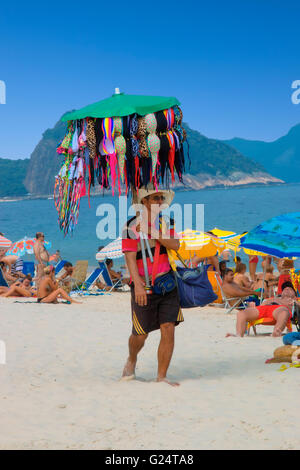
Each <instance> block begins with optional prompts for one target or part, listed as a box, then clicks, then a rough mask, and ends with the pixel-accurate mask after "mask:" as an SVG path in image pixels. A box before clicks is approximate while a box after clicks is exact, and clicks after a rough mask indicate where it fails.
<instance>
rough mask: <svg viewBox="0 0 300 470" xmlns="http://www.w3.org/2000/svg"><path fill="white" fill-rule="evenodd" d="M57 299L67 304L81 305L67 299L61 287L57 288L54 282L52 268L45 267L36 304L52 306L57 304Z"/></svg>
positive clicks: (53, 270) (56, 283)
mask: <svg viewBox="0 0 300 470" xmlns="http://www.w3.org/2000/svg"><path fill="white" fill-rule="evenodd" d="M58 298H62V299H64V300H66V301H67V302H69V303H75V304H78V303H81V302H76V301H75V300H74V299H72V298H71V297H69V296H68V294H67V293H66V291H64V289H63V288H62V287H58V282H57V281H56V280H55V269H54V266H47V267H46V268H44V276H43V277H42V279H41V281H40V284H39V287H38V298H37V301H38V303H40V302H41V303H47V304H54V303H58V301H57V299H58Z"/></svg>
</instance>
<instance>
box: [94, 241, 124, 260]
mask: <svg viewBox="0 0 300 470" xmlns="http://www.w3.org/2000/svg"><path fill="white" fill-rule="evenodd" d="M122 256H123V253H122V238H121V237H119V238H117V239H116V240H114V241H113V242H111V243H109V244H108V245H106V246H105V247H104V248H102V250H100V251H98V253H97V254H96V260H97V261H103V260H105V259H106V258H114V259H116V258H121V257H122Z"/></svg>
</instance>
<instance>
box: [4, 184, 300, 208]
mask: <svg viewBox="0 0 300 470" xmlns="http://www.w3.org/2000/svg"><path fill="white" fill-rule="evenodd" d="M294 185H296V186H297V185H300V181H299V182H296V183H286V182H283V183H279V182H273V183H272V182H270V183H247V184H236V185H225V184H224V185H221V184H220V185H215V186H206V187H203V188H191V187H184V186H179V187H177V186H174V190H175V191H176V192H197V191H216V190H220V189H221V190H222V189H224V190H235V189H237V190H238V189H247V188H254V187H258V188H262V187H263V188H267V187H273V186H280V187H282V186H294ZM170 189H173V187H171V188H170ZM99 196H101V197H108V196H112V193H111V191H110V192H104V193H100V192H91V198H93V197H99ZM122 196H125V194H122ZM84 197H87V196H84ZM36 199H43V200H44V199H49V200H53V194H36V195H28V196H7V197H1V196H0V203H1V202H18V201H28V200H36Z"/></svg>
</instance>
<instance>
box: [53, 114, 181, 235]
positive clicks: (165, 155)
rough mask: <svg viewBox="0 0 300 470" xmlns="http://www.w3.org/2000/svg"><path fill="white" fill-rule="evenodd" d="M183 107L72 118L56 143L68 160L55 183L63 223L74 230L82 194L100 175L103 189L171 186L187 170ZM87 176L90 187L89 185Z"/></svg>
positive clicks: (125, 189) (63, 225) (62, 224)
mask: <svg viewBox="0 0 300 470" xmlns="http://www.w3.org/2000/svg"><path fill="white" fill-rule="evenodd" d="M185 138H186V133H185V130H184V129H183V128H182V111H181V109H180V108H179V106H177V105H176V106H173V107H171V108H169V109H162V110H160V111H156V112H155V113H150V114H146V115H144V116H141V115H137V114H132V115H128V116H123V117H118V116H112V117H105V118H101V117H99V118H94V117H86V118H84V119H79V120H74V121H69V122H68V126H67V130H66V134H65V136H64V138H63V139H62V141H61V142H60V143H59V145H58V147H57V153H58V154H60V155H63V156H64V158H65V161H64V163H63V165H62V168H61V170H60V172H59V174H58V175H57V177H56V183H55V205H56V208H57V211H58V216H59V225H60V228H61V230H62V231H63V232H64V233H65V235H66V234H67V233H71V232H72V231H73V230H74V227H75V225H76V223H77V220H78V214H79V207H80V199H81V197H82V196H84V195H86V193H88V195H90V190H91V186H94V184H95V181H97V182H98V183H99V184H100V187H101V188H102V189H107V188H109V187H110V188H111V190H112V193H113V194H114V193H115V190H116V189H117V191H118V194H119V195H120V194H121V193H122V191H123V190H124V191H125V193H126V194H128V192H129V190H130V189H134V190H138V188H140V187H141V186H142V185H146V186H147V185H148V184H149V183H150V182H153V184H154V186H155V188H156V189H157V190H159V188H160V187H162V186H163V187H168V185H169V184H171V183H174V182H175V176H176V174H177V176H178V179H179V180H180V181H182V174H183V171H184V165H185V162H184V151H183V142H184V140H185ZM86 181H87V182H88V189H86Z"/></svg>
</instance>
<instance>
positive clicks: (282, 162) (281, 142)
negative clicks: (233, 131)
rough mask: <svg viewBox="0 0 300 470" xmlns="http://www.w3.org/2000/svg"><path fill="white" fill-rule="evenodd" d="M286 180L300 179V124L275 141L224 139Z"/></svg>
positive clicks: (296, 180)
mask: <svg viewBox="0 0 300 470" xmlns="http://www.w3.org/2000/svg"><path fill="white" fill-rule="evenodd" d="M224 142H225V143H226V144H228V145H231V146H232V147H234V148H235V149H237V150H238V151H239V152H242V153H243V154H244V155H245V156H247V157H249V158H252V159H253V160H255V161H256V162H258V163H259V164H261V165H263V166H264V167H265V168H266V169H267V171H268V172H269V173H271V174H272V175H274V176H276V177H277V178H281V179H283V180H285V181H286V182H289V183H292V182H299V181H300V124H297V125H296V126H294V127H292V128H291V129H290V131H289V132H288V133H287V134H286V135H284V136H283V137H280V138H279V139H277V140H275V141H274V142H263V141H258V140H246V139H239V138H234V139H231V140H226V141H224Z"/></svg>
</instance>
